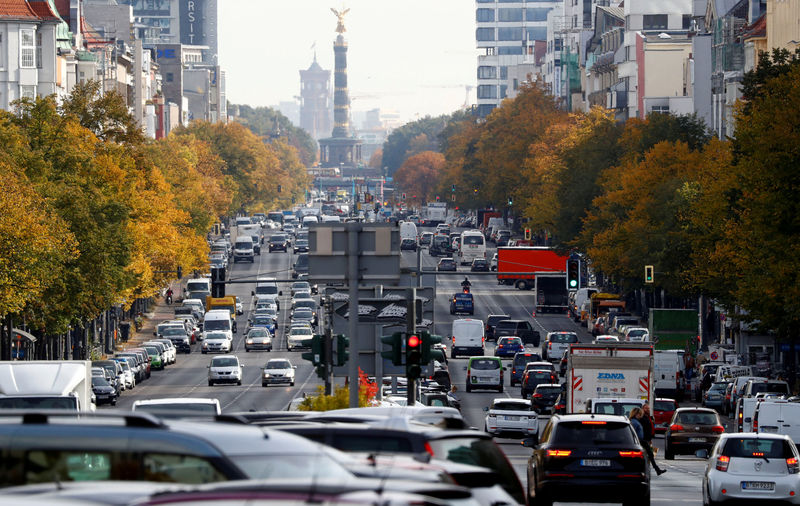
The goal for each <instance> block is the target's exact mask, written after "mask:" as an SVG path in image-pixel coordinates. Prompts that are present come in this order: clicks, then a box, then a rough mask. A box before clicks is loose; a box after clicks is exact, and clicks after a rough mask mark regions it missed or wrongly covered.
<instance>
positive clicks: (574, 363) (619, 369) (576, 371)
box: [566, 343, 653, 413]
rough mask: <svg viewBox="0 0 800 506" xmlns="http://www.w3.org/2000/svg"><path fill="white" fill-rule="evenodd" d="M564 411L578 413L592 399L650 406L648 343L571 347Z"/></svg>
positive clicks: (650, 350) (651, 362) (649, 350)
mask: <svg viewBox="0 0 800 506" xmlns="http://www.w3.org/2000/svg"><path fill="white" fill-rule="evenodd" d="M566 382H567V412H568V413H582V412H583V411H584V409H585V408H586V401H588V400H589V399H596V398H612V399H613V398H636V399H643V400H645V401H646V402H647V403H649V404H650V407H651V408H652V407H653V406H652V403H653V346H652V345H651V344H627V343H624V344H623V343H620V344H572V345H570V347H569V355H568V359H567V376H566Z"/></svg>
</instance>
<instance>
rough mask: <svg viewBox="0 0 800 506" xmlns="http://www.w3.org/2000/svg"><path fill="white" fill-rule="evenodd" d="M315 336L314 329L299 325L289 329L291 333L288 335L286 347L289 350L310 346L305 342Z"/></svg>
mask: <svg viewBox="0 0 800 506" xmlns="http://www.w3.org/2000/svg"><path fill="white" fill-rule="evenodd" d="M313 336H314V331H312V330H311V327H309V326H305V325H304V326H297V327H291V328H290V329H289V334H288V335H287V336H286V348H287V349H288V350H289V351H294V350H296V349H298V348H308V345H306V344H305V343H304V341H306V340H310V339H311V338H312V337H313Z"/></svg>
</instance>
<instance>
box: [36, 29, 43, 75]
mask: <svg viewBox="0 0 800 506" xmlns="http://www.w3.org/2000/svg"><path fill="white" fill-rule="evenodd" d="M36 68H37V69H40V68H42V33H41V32H36Z"/></svg>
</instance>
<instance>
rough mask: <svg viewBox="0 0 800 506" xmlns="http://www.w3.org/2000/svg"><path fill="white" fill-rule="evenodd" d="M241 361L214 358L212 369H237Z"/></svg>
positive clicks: (228, 358) (229, 358)
mask: <svg viewBox="0 0 800 506" xmlns="http://www.w3.org/2000/svg"><path fill="white" fill-rule="evenodd" d="M237 365H239V361H238V360H237V359H235V358H232V357H214V358H212V359H211V367H236V366H237Z"/></svg>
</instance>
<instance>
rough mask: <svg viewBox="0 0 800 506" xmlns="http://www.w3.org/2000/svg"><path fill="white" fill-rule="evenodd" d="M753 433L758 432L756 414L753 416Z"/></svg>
mask: <svg viewBox="0 0 800 506" xmlns="http://www.w3.org/2000/svg"><path fill="white" fill-rule="evenodd" d="M753 432H758V413H756V416H753Z"/></svg>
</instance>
